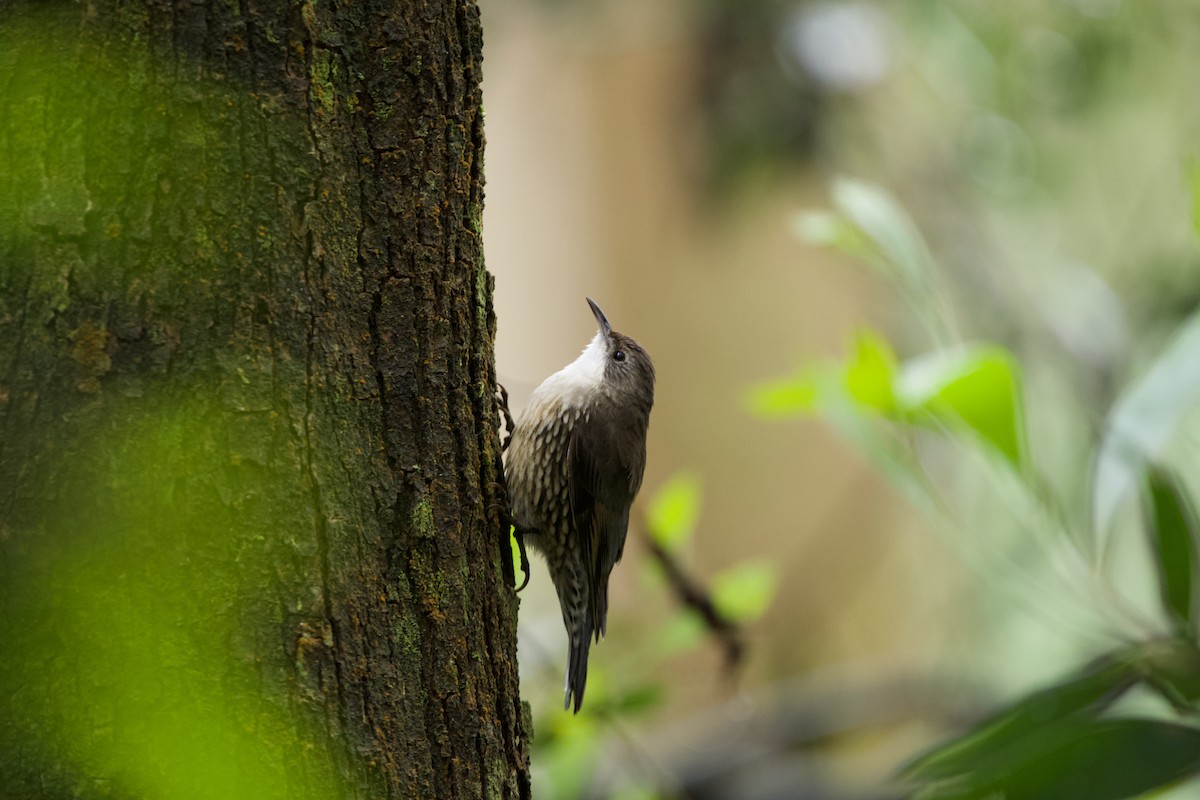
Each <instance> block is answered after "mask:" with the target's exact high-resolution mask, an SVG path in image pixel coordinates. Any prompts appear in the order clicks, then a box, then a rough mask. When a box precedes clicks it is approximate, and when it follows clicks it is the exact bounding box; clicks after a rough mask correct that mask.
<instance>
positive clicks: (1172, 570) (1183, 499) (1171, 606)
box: [1143, 466, 1200, 634]
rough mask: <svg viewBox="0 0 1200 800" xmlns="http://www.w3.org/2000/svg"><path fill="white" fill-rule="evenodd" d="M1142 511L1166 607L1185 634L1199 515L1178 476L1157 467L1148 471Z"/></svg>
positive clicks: (1192, 593)
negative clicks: (1193, 509) (1197, 516)
mask: <svg viewBox="0 0 1200 800" xmlns="http://www.w3.org/2000/svg"><path fill="white" fill-rule="evenodd" d="M1143 511H1144V514H1145V517H1146V530H1147V532H1148V533H1149V534H1150V544H1151V547H1152V548H1153V550H1154V556H1155V558H1154V562H1155V566H1156V567H1157V569H1158V587H1159V592H1160V593H1161V595H1162V602H1163V606H1164V607H1165V608H1166V611H1167V614H1168V615H1169V616H1170V617H1172V618H1173V619H1174V620H1175V621H1176V623H1177V627H1178V628H1179V630H1180V632H1181V633H1184V634H1186V633H1187V632H1189V631H1191V630H1193V628H1194V626H1193V624H1192V623H1193V621H1194V616H1195V608H1196V603H1195V591H1196V585H1195V584H1196V579H1195V571H1196V541H1197V539H1196V537H1197V536H1198V535H1200V531H1198V530H1197V527H1196V515H1195V513H1194V512H1193V511H1192V507H1191V504H1190V503H1189V502H1188V498H1187V496H1186V495H1185V494H1184V491H1183V488H1182V487H1181V486H1180V484H1179V481H1178V480H1177V479H1176V477H1175V476H1174V475H1172V474H1171V473H1169V472H1168V471H1167V470H1165V469H1163V468H1161V467H1157V466H1151V467H1150V468H1149V469H1147V470H1146V480H1145V482H1144V487H1143Z"/></svg>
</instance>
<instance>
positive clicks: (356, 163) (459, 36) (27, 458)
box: [0, 0, 529, 798]
mask: <svg viewBox="0 0 1200 800" xmlns="http://www.w3.org/2000/svg"><path fill="white" fill-rule="evenodd" d="M481 46H482V45H481V33H480V25H479V15H478V10H477V8H476V6H475V3H474V1H473V0H355V2H333V3H325V2H299V3H282V2H270V1H269V0H194V1H193V2H166V1H165V0H141V1H140V2H128V1H127V0H125V1H123V0H89V2H87V3H77V2H54V3H48V2H44V1H42V0H38V2H28V3H20V2H18V3H7V4H5V5H4V7H3V9H0V719H3V720H5V723H4V724H2V725H0V797H63V796H71V797H91V796H108V797H143V796H203V797H207V796H212V797H237V796H242V797H250V796H255V797H268V796H279V797H303V796H313V797H329V796H346V797H393V798H415V797H422V798H423V797H455V798H457V797H471V798H474V797H527V796H528V794H529V788H528V787H529V777H528V745H527V739H528V735H529V730H528V722H527V718H526V716H525V715H524V714H523V713H522V705H521V702H520V699H519V695H518V685H517V665H516V633H515V631H516V605H517V603H516V599H515V596H514V594H513V592H512V589H511V588H510V587H509V586H508V585H507V584H506V582H505V569H504V566H503V565H504V559H506V558H508V556H509V554H508V544H507V537H506V536H504V535H501V532H500V525H499V520H498V518H497V514H496V511H495V508H496V506H497V502H498V498H497V496H496V488H495V483H496V480H497V477H498V476H497V461H498V440H497V435H496V428H495V401H494V396H493V386H494V366H493V352H492V342H493V334H494V328H495V318H494V316H493V313H492V306H491V279H490V276H489V275H488V274H487V272H486V271H485V269H484V266H483V259H482V250H481V242H480V226H479V220H480V214H481V211H482V202H483V194H482V186H483V176H482V158H483V127H482V123H483V119H482V109H481V99H480V90H479V78H480V62H481Z"/></svg>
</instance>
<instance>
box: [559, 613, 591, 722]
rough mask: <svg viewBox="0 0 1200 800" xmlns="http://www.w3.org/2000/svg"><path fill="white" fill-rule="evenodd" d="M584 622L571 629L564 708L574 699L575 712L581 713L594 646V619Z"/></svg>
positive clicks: (568, 707)
mask: <svg viewBox="0 0 1200 800" xmlns="http://www.w3.org/2000/svg"><path fill="white" fill-rule="evenodd" d="M583 622H584V624H582V625H579V626H578V627H576V628H574V629H572V630H571V633H570V640H571V641H570V645H569V649H568V650H567V679H566V686H565V690H566V697H565V698H564V700H563V708H566V709H570V708H571V705H572V700H573V701H574V706H575V707H574V712H575V713H576V714H578V713H579V709H580V707H582V706H583V690H584V687H585V686H587V668H588V651H589V650H590V649H591V647H592V636H591V633H592V621H591V620H590V619H586V620H584V621H583Z"/></svg>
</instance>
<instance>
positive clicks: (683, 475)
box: [648, 472, 700, 551]
mask: <svg viewBox="0 0 1200 800" xmlns="http://www.w3.org/2000/svg"><path fill="white" fill-rule="evenodd" d="M699 518H700V479H699V478H697V477H696V476H695V475H694V474H692V473H690V472H678V473H676V474H675V475H672V476H671V477H670V478H669V479H668V480H667V482H666V483H664V484H663V485H662V487H661V488H660V489H659V490H658V491H657V492H656V493H655V495H654V499H653V500H651V501H650V512H649V516H648V522H649V526H650V535H651V536H652V537H654V541H656V542H658V543H659V545H661V546H662V547H663V548H664V549H666V550H668V551H672V550H676V549H678V548H679V547H680V546H682V545H684V544H686V543H687V542H688V540H690V539H691V538H692V534H694V533H695V532H696V522H697V520H699Z"/></svg>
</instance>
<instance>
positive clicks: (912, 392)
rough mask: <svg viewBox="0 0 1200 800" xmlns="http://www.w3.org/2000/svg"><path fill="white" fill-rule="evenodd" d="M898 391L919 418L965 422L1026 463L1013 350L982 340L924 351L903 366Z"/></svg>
mask: <svg viewBox="0 0 1200 800" xmlns="http://www.w3.org/2000/svg"><path fill="white" fill-rule="evenodd" d="M895 393H896V400H897V403H898V405H899V406H900V408H901V410H904V411H907V412H909V413H910V414H912V416H913V419H914V421H917V422H920V421H922V420H931V421H933V422H936V423H938V424H943V425H949V426H951V427H958V426H959V425H965V426H966V427H967V428H969V429H971V430H972V431H974V432H975V433H976V434H978V435H979V437H980V438H981V439H982V440H983V441H984V442H986V443H987V444H989V445H990V446H991V447H993V448H994V449H995V450H996V451H997V452H998V453H1000V454H1001V455H1003V456H1004V457H1005V458H1006V459H1007V460H1008V461H1009V462H1010V463H1012V464H1013V466H1015V467H1017V468H1018V469H1021V468H1022V467H1023V466H1024V464H1025V458H1026V455H1025V453H1026V446H1025V423H1024V406H1023V403H1022V399H1021V377H1020V370H1019V368H1018V366H1017V364H1016V361H1015V360H1014V359H1013V358H1012V356H1011V355H1010V354H1009V353H1008V351H1007V350H1004V349H1003V348H1001V347H996V346H990V345H977V346H966V347H959V348H953V349H950V350H940V351H936V352H934V353H930V354H928V355H925V356H921V357H919V358H917V359H914V360H912V361H909V362H907V363H906V364H905V365H904V366H903V368H902V369H901V371H900V375H899V377H898V378H897V380H896V382H895Z"/></svg>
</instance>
